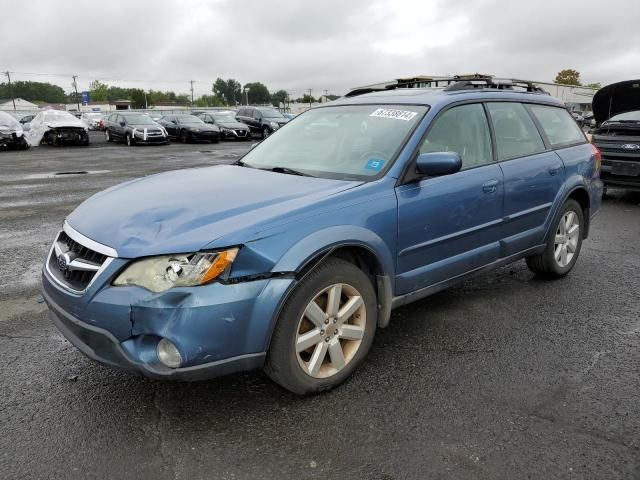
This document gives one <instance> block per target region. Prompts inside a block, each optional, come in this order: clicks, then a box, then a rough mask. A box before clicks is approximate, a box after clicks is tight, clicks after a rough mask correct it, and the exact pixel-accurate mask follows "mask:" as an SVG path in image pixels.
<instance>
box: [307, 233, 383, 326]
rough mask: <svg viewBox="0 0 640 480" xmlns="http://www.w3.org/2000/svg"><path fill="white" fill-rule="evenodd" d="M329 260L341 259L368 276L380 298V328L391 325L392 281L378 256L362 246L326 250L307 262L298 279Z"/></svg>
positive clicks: (346, 246)
mask: <svg viewBox="0 0 640 480" xmlns="http://www.w3.org/2000/svg"><path fill="white" fill-rule="evenodd" d="M327 258H340V259H342V260H345V261H347V262H350V263H353V264H354V265H355V266H357V267H358V268H359V269H360V270H362V271H363V272H364V273H366V274H367V276H368V277H369V279H370V280H371V284H372V285H373V289H374V290H375V292H376V295H377V297H378V298H377V300H378V326H379V327H381V328H384V327H386V326H387V325H389V319H390V317H391V302H392V300H393V291H392V286H391V279H390V278H389V276H388V274H386V273H385V271H384V269H383V268H382V265H381V263H380V261H379V260H378V258H377V257H376V255H375V254H374V253H373V252H372V251H371V250H369V249H368V248H366V247H363V246H360V245H344V246H340V247H336V248H335V249H332V250H325V251H324V252H321V253H320V254H318V255H316V257H314V258H313V259H312V260H310V261H309V262H307V263H306V264H305V265H304V266H303V268H302V269H300V271H299V272H298V273H297V275H296V278H297V279H298V280H300V279H302V278H303V277H304V276H305V275H306V274H307V272H309V271H311V270H312V269H313V268H315V267H316V266H317V265H318V264H319V263H321V262H323V261H324V260H326V259H327Z"/></svg>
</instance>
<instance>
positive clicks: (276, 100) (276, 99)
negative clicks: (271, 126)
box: [271, 90, 288, 107]
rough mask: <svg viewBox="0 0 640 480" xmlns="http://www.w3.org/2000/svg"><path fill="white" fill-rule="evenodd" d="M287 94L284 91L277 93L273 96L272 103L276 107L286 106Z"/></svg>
mask: <svg viewBox="0 0 640 480" xmlns="http://www.w3.org/2000/svg"><path fill="white" fill-rule="evenodd" d="M287 96H288V94H287V92H285V91H284V90H278V91H277V92H276V93H272V94H271V103H272V104H273V106H274V107H279V106H280V104H281V103H282V104H284V103H285V102H286V101H287Z"/></svg>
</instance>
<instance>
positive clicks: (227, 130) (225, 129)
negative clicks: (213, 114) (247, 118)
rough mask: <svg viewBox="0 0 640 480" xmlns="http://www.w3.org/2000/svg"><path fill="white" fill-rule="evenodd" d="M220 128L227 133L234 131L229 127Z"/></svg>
mask: <svg viewBox="0 0 640 480" xmlns="http://www.w3.org/2000/svg"><path fill="white" fill-rule="evenodd" d="M220 130H222V131H223V132H227V133H232V132H233V130H231V129H230V128H227V127H222V128H220Z"/></svg>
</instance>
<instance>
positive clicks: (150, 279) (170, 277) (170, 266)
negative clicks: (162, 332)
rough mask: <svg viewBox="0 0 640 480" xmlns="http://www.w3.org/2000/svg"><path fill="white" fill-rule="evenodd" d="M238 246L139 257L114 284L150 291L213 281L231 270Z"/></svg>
mask: <svg viewBox="0 0 640 480" xmlns="http://www.w3.org/2000/svg"><path fill="white" fill-rule="evenodd" d="M237 254H238V249H237V248H231V249H229V250H223V251H221V252H213V253H187V254H177V255H163V256H159V257H149V258H143V259H142V260H138V261H135V262H133V263H132V264H131V265H129V266H128V267H127V268H126V269H125V270H124V271H123V272H122V273H121V274H120V275H118V278H116V279H115V280H114V282H113V284H114V285H117V286H122V285H138V286H139V287H143V288H146V289H147V290H151V291H152V292H164V291H165V290H169V289H170V288H173V287H193V286H196V285H204V284H206V283H209V282H212V281H213V280H215V279H216V278H218V277H219V276H220V275H222V274H224V273H227V272H228V271H229V270H230V269H231V264H232V263H233V261H234V260H235V258H236V255H237Z"/></svg>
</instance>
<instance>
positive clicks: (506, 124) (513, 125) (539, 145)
mask: <svg viewBox="0 0 640 480" xmlns="http://www.w3.org/2000/svg"><path fill="white" fill-rule="evenodd" d="M487 106H488V107H489V115H490V116H491V122H492V123H493V129H494V131H495V135H496V146H497V150H498V159H499V160H506V159H509V158H517V157H525V156H527V155H533V154H534V153H539V152H542V151H544V150H545V146H544V142H543V141H542V137H541V136H540V133H539V132H538V129H537V128H536V124H535V123H533V119H532V118H531V117H530V116H529V113H528V112H527V110H526V109H525V108H524V107H523V106H522V105H521V104H520V103H511V102H504V103H503V102H501V103H488V104H487ZM572 121H573V120H572ZM574 123H575V122H574Z"/></svg>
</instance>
